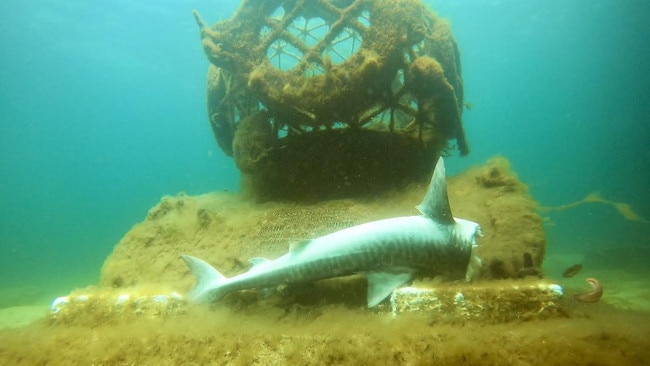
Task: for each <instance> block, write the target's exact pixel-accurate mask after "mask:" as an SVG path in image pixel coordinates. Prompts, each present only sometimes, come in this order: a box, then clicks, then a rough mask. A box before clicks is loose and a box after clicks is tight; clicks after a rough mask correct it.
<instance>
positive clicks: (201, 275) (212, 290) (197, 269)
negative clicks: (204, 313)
mask: <svg viewBox="0 0 650 366" xmlns="http://www.w3.org/2000/svg"><path fill="white" fill-rule="evenodd" d="M181 258H182V259H183V261H184V262H185V264H186V265H187V268H189V269H190V271H191V272H192V274H193V275H194V276H195V277H196V286H194V288H193V289H192V290H191V291H190V292H189V293H188V294H187V295H188V297H189V298H190V299H192V300H193V301H196V302H209V301H213V300H218V299H219V298H221V297H222V296H223V295H225V293H223V291H219V289H220V287H221V285H223V284H224V283H225V282H226V281H227V280H228V278H227V277H226V276H224V275H222V274H221V273H219V271H217V270H216V269H214V267H212V266H211V265H209V264H208V263H207V262H205V261H202V260H200V259H198V258H195V257H192V256H190V255H182V256H181Z"/></svg>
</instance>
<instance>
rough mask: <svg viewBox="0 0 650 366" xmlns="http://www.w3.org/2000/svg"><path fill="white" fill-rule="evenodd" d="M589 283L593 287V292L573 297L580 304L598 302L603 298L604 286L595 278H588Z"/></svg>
mask: <svg viewBox="0 0 650 366" xmlns="http://www.w3.org/2000/svg"><path fill="white" fill-rule="evenodd" d="M586 281H587V283H588V284H590V285H591V288H592V290H591V291H589V292H583V293H581V294H575V295H573V298H574V299H576V300H578V301H580V302H598V300H600V298H601V297H603V286H602V285H601V284H600V282H598V280H597V279H595V278H591V277H589V278H587V279H586Z"/></svg>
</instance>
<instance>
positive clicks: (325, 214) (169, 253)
mask: <svg viewBox="0 0 650 366" xmlns="http://www.w3.org/2000/svg"><path fill="white" fill-rule="evenodd" d="M495 169H496V170H498V171H499V172H500V174H502V175H504V178H502V179H501V180H503V181H505V182H509V185H505V186H503V185H500V186H499V185H492V184H488V185H486V184H485V183H484V180H485V179H486V178H485V176H486V174H487V175H488V176H489V177H491V178H490V179H494V177H493V175H494V174H495V173H494V171H495ZM506 177H507V179H506ZM425 189H426V185H412V186H410V187H408V188H407V189H404V190H400V191H392V192H385V193H384V194H383V195H380V196H376V197H374V198H373V199H370V198H368V197H366V198H364V199H339V200H329V201H323V202H313V203H310V204H299V203H293V202H291V203H282V202H267V203H255V202H253V201H250V200H247V199H244V198H243V197H241V196H238V195H236V194H229V193H212V194H206V195H201V196H187V195H184V194H180V195H178V196H175V197H171V196H167V197H164V198H163V199H162V200H161V202H160V203H159V204H158V205H157V206H156V207H154V208H152V209H151V211H150V212H149V214H148V216H147V218H146V220H145V221H143V222H142V223H140V224H137V225H135V226H134V227H133V229H131V231H129V232H128V233H127V234H126V235H125V236H124V238H123V239H122V240H121V241H120V243H119V244H118V245H117V246H116V247H115V249H114V251H113V253H112V254H111V255H110V256H109V257H108V258H107V259H106V261H105V263H104V266H103V268H102V275H101V286H107V287H115V288H124V287H130V286H136V285H137V286H141V285H146V284H155V285H156V286H160V284H165V285H167V286H169V287H168V288H169V289H170V290H176V291H179V292H181V293H182V291H183V290H187V289H189V288H190V287H191V286H192V284H193V281H194V279H193V277H192V276H191V275H190V273H189V272H188V270H187V268H186V267H185V266H184V264H183V263H182V261H181V260H180V259H179V255H181V254H191V255H193V256H196V257H199V258H202V259H204V260H206V261H207V262H209V263H211V264H212V265H213V266H214V267H215V268H217V269H219V270H220V271H222V273H223V274H224V275H226V276H232V275H236V274H239V273H242V272H244V271H246V270H247V269H248V268H249V264H248V262H247V261H248V259H250V258H254V257H260V256H261V257H266V258H271V259H272V258H276V257H279V256H281V255H283V254H285V253H286V252H287V250H288V246H289V244H290V243H291V242H295V241H300V240H303V239H308V238H314V237H318V236H321V235H325V234H328V233H330V232H333V231H336V230H340V229H342V228H346V227H350V226H353V225H357V224H361V223H364V222H368V221H372V220H378V219H382V218H389V217H396V216H408V215H417V211H416V210H415V208H414V206H415V205H417V204H418V203H419V202H420V201H421V200H422V197H423V196H424V192H425ZM448 192H449V199H450V203H451V207H452V211H453V213H454V216H456V217H459V218H465V219H469V220H472V221H475V222H478V223H479V224H480V225H481V226H482V229H483V233H484V236H483V237H482V238H480V240H479V245H480V247H479V256H480V257H481V258H482V260H483V267H482V268H481V278H482V279H492V278H516V277H517V274H518V273H519V271H520V270H521V269H522V268H523V267H524V262H523V261H524V260H523V258H524V253H529V254H530V257H531V259H532V265H533V266H534V267H537V268H539V267H540V266H541V263H542V260H543V255H544V245H545V238H544V232H543V230H542V221H541V219H540V217H539V216H538V215H537V214H536V213H535V202H534V201H533V200H532V198H531V197H530V196H529V195H528V193H527V190H526V186H525V185H523V184H522V183H520V182H519V181H518V180H517V178H516V176H515V175H514V174H513V173H512V172H511V171H510V170H509V166H508V163H507V160H505V159H503V158H497V159H494V160H491V161H490V162H488V164H487V165H486V166H482V167H475V168H472V169H470V170H468V171H466V172H464V173H463V174H461V175H459V176H457V177H452V178H450V179H449V181H448ZM321 282H324V283H319V284H315V285H314V286H316V288H318V291H308V292H306V293H308V294H309V295H308V296H312V297H313V296H316V297H318V296H328V295H327V294H332V296H336V295H335V294H336V293H337V291H338V292H341V291H346V290H343V289H342V288H345V287H346V286H347V288H348V289H349V288H350V285H349V283H348V284H347V285H346V283H345V282H344V281H338V280H333V281H321ZM318 286H320V288H319V287H318ZM353 286H360V287H354V291H352V293H349V295H350V296H349V297H347V298H346V299H343V300H342V301H350V302H352V303H353V304H356V305H358V304H363V303H364V302H365V296H366V293H365V290H364V289H363V286H364V285H363V284H361V285H359V284H358V283H357V284H354V285H353ZM332 288H334V290H332ZM348 292H349V291H346V293H348ZM305 296H307V295H305ZM296 301H298V302H300V301H307V299H306V298H302V300H300V295H297V298H296Z"/></svg>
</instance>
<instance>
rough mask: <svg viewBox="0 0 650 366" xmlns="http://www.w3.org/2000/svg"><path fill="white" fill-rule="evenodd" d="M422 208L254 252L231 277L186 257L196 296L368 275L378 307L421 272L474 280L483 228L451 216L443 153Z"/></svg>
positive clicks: (192, 293)
mask: <svg viewBox="0 0 650 366" xmlns="http://www.w3.org/2000/svg"><path fill="white" fill-rule="evenodd" d="M417 208H418V210H419V211H420V212H421V213H422V215H420V216H408V217H397V218H391V219H385V220H379V221H372V222H369V223H366V224H361V225H357V226H353V227H350V228H347V229H343V230H340V231H336V232H334V233H331V234H328V235H325V236H322V237H319V238H316V239H311V240H305V241H302V242H300V243H298V244H297V245H295V246H293V247H292V248H291V249H290V251H289V253H287V254H285V255H283V256H281V257H279V258H277V259H275V260H267V259H263V258H253V259H251V260H250V262H251V263H252V264H253V267H252V268H251V269H250V270H249V271H248V272H246V273H243V274H240V275H238V276H234V277H231V278H227V277H225V276H223V275H222V274H221V273H219V272H218V271H217V270H216V269H214V268H213V267H212V266H210V265H209V264H208V263H206V262H204V261H202V260H200V259H198V258H194V257H192V256H189V255H183V256H182V259H183V260H184V261H185V263H186V264H187V266H188V267H189V269H190V270H191V272H192V273H193V274H194V275H195V276H196V278H197V284H196V286H195V287H194V288H193V289H192V290H191V291H190V293H189V294H188V295H189V298H190V299H192V300H194V301H196V302H211V301H217V300H218V299H220V298H222V297H223V296H225V295H226V294H228V293H230V292H233V291H239V290H244V289H251V288H269V287H275V286H278V285H283V284H292V283H304V282H310V281H316V280H321V279H326V278H333V277H341V276H348V275H352V274H362V275H365V276H366V277H367V278H368V297H367V301H368V307H374V306H376V305H377V304H379V303H380V302H381V301H382V300H384V299H385V298H387V297H388V296H389V295H390V294H391V293H392V291H393V290H394V289H395V288H397V287H400V286H403V285H404V284H406V283H407V282H409V281H410V280H411V279H413V277H414V276H416V275H418V274H426V275H430V276H436V275H445V276H446V277H449V278H463V276H464V277H465V279H466V280H468V281H469V280H471V278H472V277H473V275H474V274H475V272H476V270H477V269H478V267H480V265H481V261H480V259H479V258H478V257H477V256H476V254H475V250H476V248H477V244H476V239H477V237H478V236H479V235H480V226H479V225H478V224H477V223H475V222H472V221H468V220H463V219H456V218H454V217H453V216H452V214H451V210H450V208H449V200H448V198H447V186H446V182H445V168H444V163H443V160H442V158H440V159H439V160H438V163H437V164H436V168H435V170H434V172H433V177H432V178H431V184H430V186H429V189H428V191H427V193H426V195H425V197H424V200H423V201H422V203H421V204H420V205H418V206H417Z"/></svg>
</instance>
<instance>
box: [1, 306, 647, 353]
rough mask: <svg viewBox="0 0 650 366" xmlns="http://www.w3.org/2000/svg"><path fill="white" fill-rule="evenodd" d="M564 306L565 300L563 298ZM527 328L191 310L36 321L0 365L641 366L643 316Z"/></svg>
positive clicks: (581, 313) (12, 341) (605, 309)
mask: <svg viewBox="0 0 650 366" xmlns="http://www.w3.org/2000/svg"><path fill="white" fill-rule="evenodd" d="M567 302H568V299H567ZM568 305H569V306H570V307H565V308H567V316H566V317H562V318H553V319H545V320H533V321H528V322H518V321H513V322H508V323H499V324H490V323H486V322H478V321H475V322H472V321H467V322H457V323H440V322H438V321H436V319H434V318H431V317H427V316H423V315H400V316H399V317H397V318H393V317H392V316H391V315H390V314H386V313H376V312H372V311H368V310H366V309H363V308H361V307H360V308H353V309H351V308H346V307H344V306H341V305H330V306H325V307H318V308H312V307H300V306H296V307H293V308H291V309H289V310H287V309H284V310H281V309H279V308H274V307H270V308H268V307H263V306H254V307H252V308H248V309H247V310H244V311H241V310H240V311H233V310H231V309H229V308H228V307H224V306H220V307H217V308H212V309H211V308H209V307H207V306H203V307H198V306H197V307H191V308H188V311H187V312H186V313H185V314H183V315H178V316H174V317H170V318H166V319H161V318H159V319H138V320H135V321H129V322H113V323H112V324H98V325H97V326H90V327H88V326H69V325H61V324H52V323H51V322H48V321H47V320H45V319H43V320H40V321H37V322H36V323H32V324H31V325H29V326H26V327H22V328H15V329H9V330H4V331H1V332H0V363H1V364H4V365H269V364H296V365H312V364H332V365H428V364H449V365H452V364H453V365H457V364H468V365H471V364H480V365H643V364H648V362H649V360H650V347H648V346H650V316H648V314H647V313H635V312H629V311H621V310H616V309H615V308H612V307H610V306H608V305H607V304H603V303H598V304H579V303H574V304H571V303H569V304H568Z"/></svg>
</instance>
